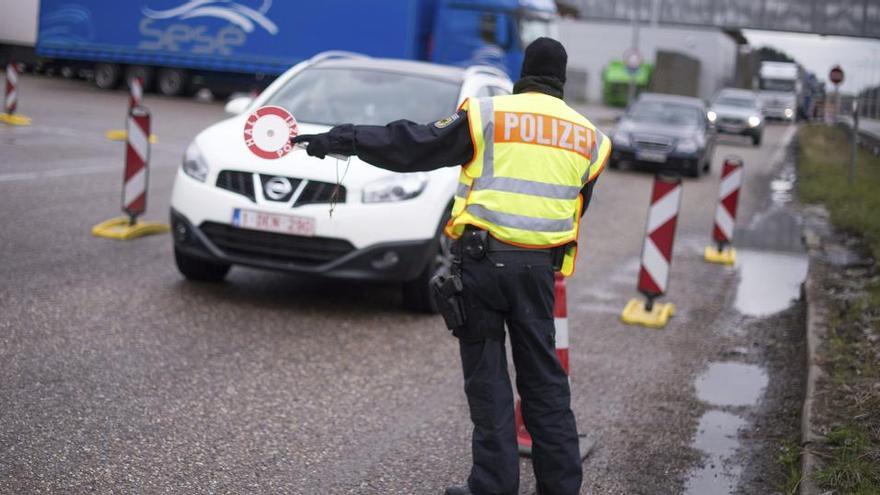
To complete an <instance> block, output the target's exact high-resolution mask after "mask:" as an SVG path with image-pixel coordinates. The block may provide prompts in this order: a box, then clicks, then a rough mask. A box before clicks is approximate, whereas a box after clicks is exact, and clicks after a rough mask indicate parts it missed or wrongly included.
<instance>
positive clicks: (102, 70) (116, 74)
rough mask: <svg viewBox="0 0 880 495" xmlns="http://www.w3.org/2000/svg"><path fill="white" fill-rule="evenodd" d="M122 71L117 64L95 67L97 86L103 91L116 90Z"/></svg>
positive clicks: (97, 65)
mask: <svg viewBox="0 0 880 495" xmlns="http://www.w3.org/2000/svg"><path fill="white" fill-rule="evenodd" d="M121 75H122V69H120V68H119V66H118V65H116V64H96V65H95V86H97V87H99V88H101V89H116V87H117V86H119V79H120V76H121Z"/></svg>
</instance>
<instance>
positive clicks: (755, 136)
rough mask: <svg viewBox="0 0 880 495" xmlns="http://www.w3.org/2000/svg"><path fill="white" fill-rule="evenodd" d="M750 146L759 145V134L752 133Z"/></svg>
mask: <svg viewBox="0 0 880 495" xmlns="http://www.w3.org/2000/svg"><path fill="white" fill-rule="evenodd" d="M752 146H761V135H760V134H752Z"/></svg>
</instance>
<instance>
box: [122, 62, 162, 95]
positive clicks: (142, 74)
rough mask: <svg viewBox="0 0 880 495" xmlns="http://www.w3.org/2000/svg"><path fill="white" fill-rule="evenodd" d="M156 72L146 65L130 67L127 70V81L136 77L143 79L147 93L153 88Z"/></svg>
mask: <svg viewBox="0 0 880 495" xmlns="http://www.w3.org/2000/svg"><path fill="white" fill-rule="evenodd" d="M155 76H156V71H155V70H153V68H152V67H147V66H145V65H129V66H128V67H126V68H125V81H126V84H127V83H128V81H131V80H132V79H134V78H135V77H139V78H141V80H142V81H143V83H144V84H143V89H144V92H145V93H146V92H147V91H149V90H150V89H151V88H152V87H153V79H155Z"/></svg>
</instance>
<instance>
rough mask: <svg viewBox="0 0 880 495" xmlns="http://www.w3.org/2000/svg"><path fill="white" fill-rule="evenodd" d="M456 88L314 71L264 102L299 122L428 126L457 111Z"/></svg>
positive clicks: (362, 72)
mask: <svg viewBox="0 0 880 495" xmlns="http://www.w3.org/2000/svg"><path fill="white" fill-rule="evenodd" d="M458 93H459V86H458V85H457V84H455V83H452V82H449V81H443V80H438V79H430V78H427V77H423V76H414V75H407V74H400V73H397V72H385V71H381V70H371V69H345V68H314V69H306V70H304V71H303V72H301V73H299V74H297V75H296V76H294V77H293V78H292V79H291V80H290V81H288V82H287V84H285V85H284V86H283V87H282V88H281V89H279V90H278V91H276V92H275V94H273V95H272V96H271V97H270V98H269V99H268V100H267V101H266V104H267V105H278V106H280V107H283V108H286V109H287V110H289V111H290V113H292V114H293V116H294V117H296V119H297V120H298V121H300V122H308V123H311V124H325V125H337V124H342V123H353V124H360V125H385V124H387V123H388V122H393V121H395V120H399V119H407V120H412V121H413V122H419V123H427V122H433V121H436V120H439V119H441V118H443V117H446V116H448V115H449V114H450V113H452V112H453V111H454V110H455V104H456V101H457V100H458Z"/></svg>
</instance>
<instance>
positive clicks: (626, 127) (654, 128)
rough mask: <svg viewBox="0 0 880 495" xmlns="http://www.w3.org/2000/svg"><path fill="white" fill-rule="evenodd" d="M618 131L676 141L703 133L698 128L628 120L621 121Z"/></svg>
mask: <svg viewBox="0 0 880 495" xmlns="http://www.w3.org/2000/svg"><path fill="white" fill-rule="evenodd" d="M617 130H618V131H621V132H625V133H627V134H632V135H634V136H662V137H666V138H675V139H679V138H684V137H694V136H698V135H701V134H702V133H703V132H702V130H701V129H700V128H699V127H697V126H669V125H663V124H655V123H652V122H636V121H633V120H628V119H624V120H622V121H620V124H619V125H618V126H617Z"/></svg>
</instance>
